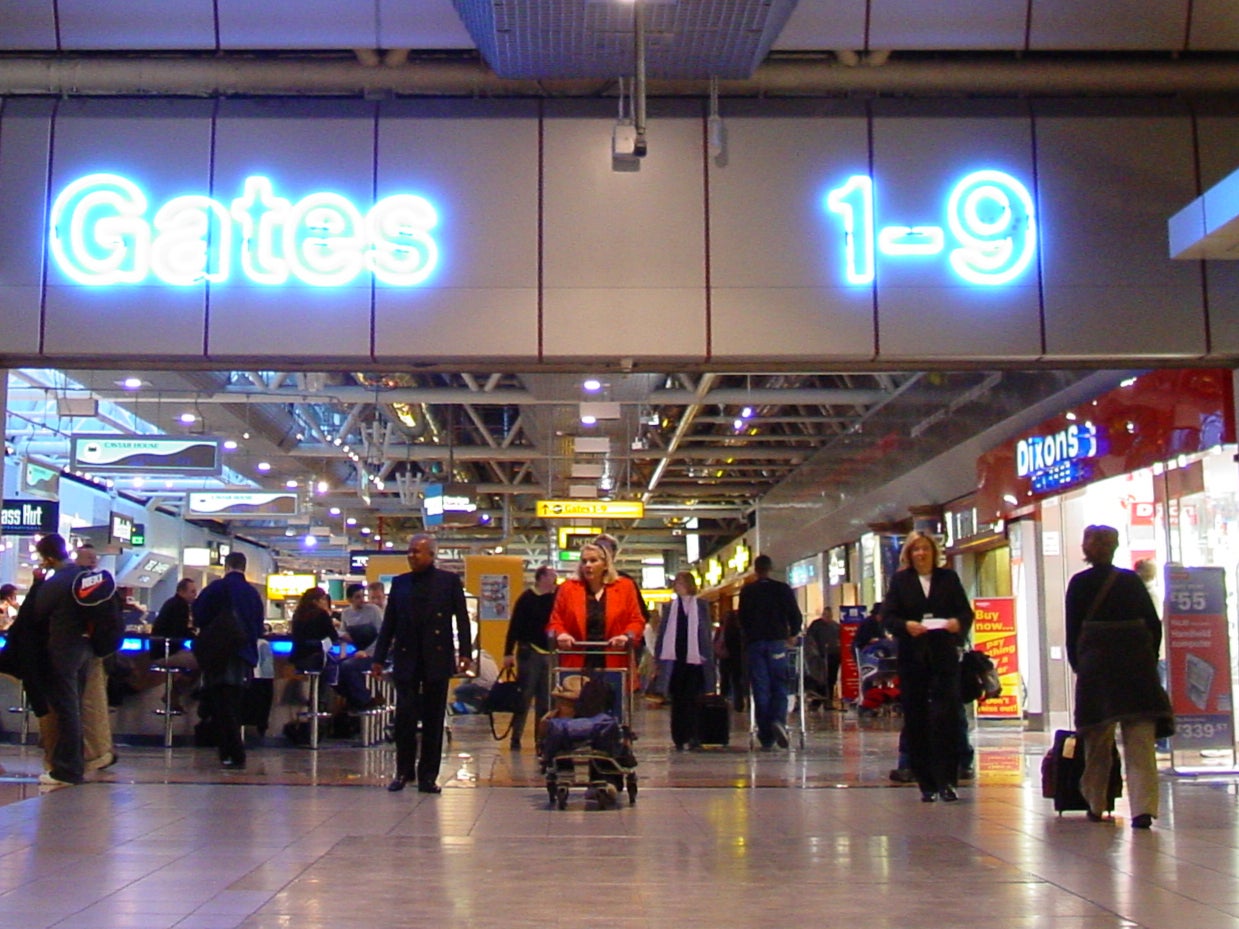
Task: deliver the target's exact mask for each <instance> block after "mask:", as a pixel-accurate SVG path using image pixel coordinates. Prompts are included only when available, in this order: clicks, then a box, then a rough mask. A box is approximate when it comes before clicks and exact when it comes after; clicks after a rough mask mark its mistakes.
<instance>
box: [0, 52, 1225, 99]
mask: <svg viewBox="0 0 1239 929" xmlns="http://www.w3.org/2000/svg"><path fill="white" fill-rule="evenodd" d="M875 63H876V62H875ZM600 81H601V79H574V80H544V81H528V80H508V79H505V78H501V77H499V76H498V75H496V74H495V73H494V72H493V71H491V70H490V69H489V68H487V67H486V66H485V65H484V64H482V63H481V62H480V61H476V60H473V59H467V60H458V59H457V60H453V59H445V58H442V57H427V58H410V60H409V61H408V62H407V63H406V64H404V65H402V66H397V67H384V68H375V67H367V66H365V65H363V64H362V63H361V62H360V61H358V60H357V59H356V57H354V58H352V59H345V58H341V59H338V60H323V59H321V58H309V57H307V58H302V59H298V58H280V59H265V58H255V57H249V56H244V55H224V56H221V57H205V56H204V57H196V56H190V57H184V58H165V57H160V58H141V57H129V56H125V57H121V56H114V57H107V56H100V57H90V58H73V57H67V56H56V57H11V58H4V59H2V60H0V94H33V95H55V96H106V95H113V94H151V95H173V96H175V95H191V96H220V95H224V96H226V95H231V94H236V95H257V96H262V95H276V96H304V95H345V96H366V95H371V94H379V95H381V94H405V95H413V96H465V97H561V96H562V97H597V96H599V95H606V94H612V93H614V92H615V89H614V87H613V86H611V82H610V81H605V82H601V83H600ZM604 86H605V87H606V89H605V90H601V89H600V88H602V87H604ZM708 88H709V81H708V79H705V78H703V79H702V80H699V81H659V80H651V81H650V93H651V94H652V95H655V96H695V97H702V96H705V95H706V93H707V92H708ZM719 92H720V93H721V94H722V95H724V96H729V97H744V96H763V97H798V96H831V95H839V94H851V93H865V94H915V95H922V96H960V95H964V96H1055V95H1137V94H1156V95H1160V96H1164V95H1168V94H1232V93H1236V92H1239V66H1237V65H1236V57H1235V56H1229V55H1228V56H1214V57H1210V58H1207V59H1195V58H1178V59H1171V58H1166V59H1155V60H1147V59H1146V60H1118V61H1108V60H1060V59H1041V58H1038V57H1035V56H1029V57H1023V58H1019V59H1016V58H1014V57H1013V58H1012V59H1011V60H1003V61H993V60H971V61H970V60H960V61H940V60H935V61H899V60H897V59H889V60H887V61H886V62H885V64H883V65H882V66H881V67H846V66H843V65H841V64H839V63H838V61H837V60H836V58H835V56H834V55H833V54H821V55H795V56H787V57H774V58H771V59H769V60H768V61H766V62H765V63H764V64H762V65H760V66H759V67H758V68H757V69H756V71H755V72H754V74H753V76H752V77H751V78H749V79H748V80H723V81H720V82H719Z"/></svg>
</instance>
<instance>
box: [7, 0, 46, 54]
mask: <svg viewBox="0 0 1239 929" xmlns="http://www.w3.org/2000/svg"><path fill="white" fill-rule="evenodd" d="M55 47H56V18H55V16H53V15H52V5H51V3H50V2H49V0H0V49H4V50H5V51H10V50H13V49H32V50H39V51H49V50H51V49H54V48H55Z"/></svg>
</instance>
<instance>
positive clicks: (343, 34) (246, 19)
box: [175, 0, 380, 49]
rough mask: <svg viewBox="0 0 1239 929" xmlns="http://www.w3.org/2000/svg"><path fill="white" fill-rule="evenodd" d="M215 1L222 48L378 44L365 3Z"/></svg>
mask: <svg viewBox="0 0 1239 929" xmlns="http://www.w3.org/2000/svg"><path fill="white" fill-rule="evenodd" d="M175 2H176V3H185V2H186V0H175ZM216 5H217V6H218V8H219V44H220V47H221V48H225V49H243V48H281V49H283V48H287V49H309V48H315V49H329V48H379V47H380V46H379V27H378V18H377V17H376V15H375V12H376V11H375V7H374V5H373V4H370V3H341V2H340V0H297V2H291V0H266V2H264V3H258V4H255V3H253V2H252V0H216Z"/></svg>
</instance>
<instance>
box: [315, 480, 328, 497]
mask: <svg viewBox="0 0 1239 929" xmlns="http://www.w3.org/2000/svg"><path fill="white" fill-rule="evenodd" d="M314 489H315V490H317V491H318V492H319V493H320V494H325V493H326V492H327V491H328V490H330V489H331V485H330V484H328V483H327V482H326V481H319V482H318V483H317V484H315V485H314Z"/></svg>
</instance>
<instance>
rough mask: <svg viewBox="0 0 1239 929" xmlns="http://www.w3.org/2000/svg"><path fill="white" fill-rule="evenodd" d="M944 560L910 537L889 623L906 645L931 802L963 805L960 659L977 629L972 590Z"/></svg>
mask: <svg viewBox="0 0 1239 929" xmlns="http://www.w3.org/2000/svg"><path fill="white" fill-rule="evenodd" d="M938 560H939V552H938V545H937V543H936V542H934V540H933V538H932V537H930V536H928V535H925V534H924V533H920V532H913V533H910V534H909V535H908V538H907V540H906V541H905V542H904V545H903V551H902V552H901V553H900V555H899V565H900V569H901V570H899V571H897V572H895V576H894V577H892V578H891V584H890V588H889V589H888V590H887V592H886V596H885V597H884V598H883V600H882V623H883V625H885V627H886V628H887V630H888V631H889V632H890V633H891V634H892V635H893V636H895V638H896V639H897V640H898V641H899V690H900V699H901V702H902V704H903V725H904V731H905V735H906V737H907V747H908V754H909V755H910V757H911V763H912V771H913V773H915V774H916V781H917V783H918V784H919V785H920V788H921V799H922V800H923V801H924V802H926V803H932V802H933V801H934V800H937V799H938V798H939V797H941V798H942V799H943V800H946V801H948V802H950V801H953V800H958V799H959V796H958V794H956V792H955V788H956V779H957V777H958V772H959V751H960V745H959V714H960V712H961V710H962V706H961V704H962V701H961V699H960V692H959V655H960V648H961V647H962V646H963V644H964V642H965V641H966V640H967V638H968V633H969V631H970V630H971V629H972V605H971V604H970V603H969V602H968V595H967V594H966V593H964V585H963V583H961V581H960V579H959V575H958V574H956V573H955V572H954V571H952V570H951V569H950V568H941V567H938Z"/></svg>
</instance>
